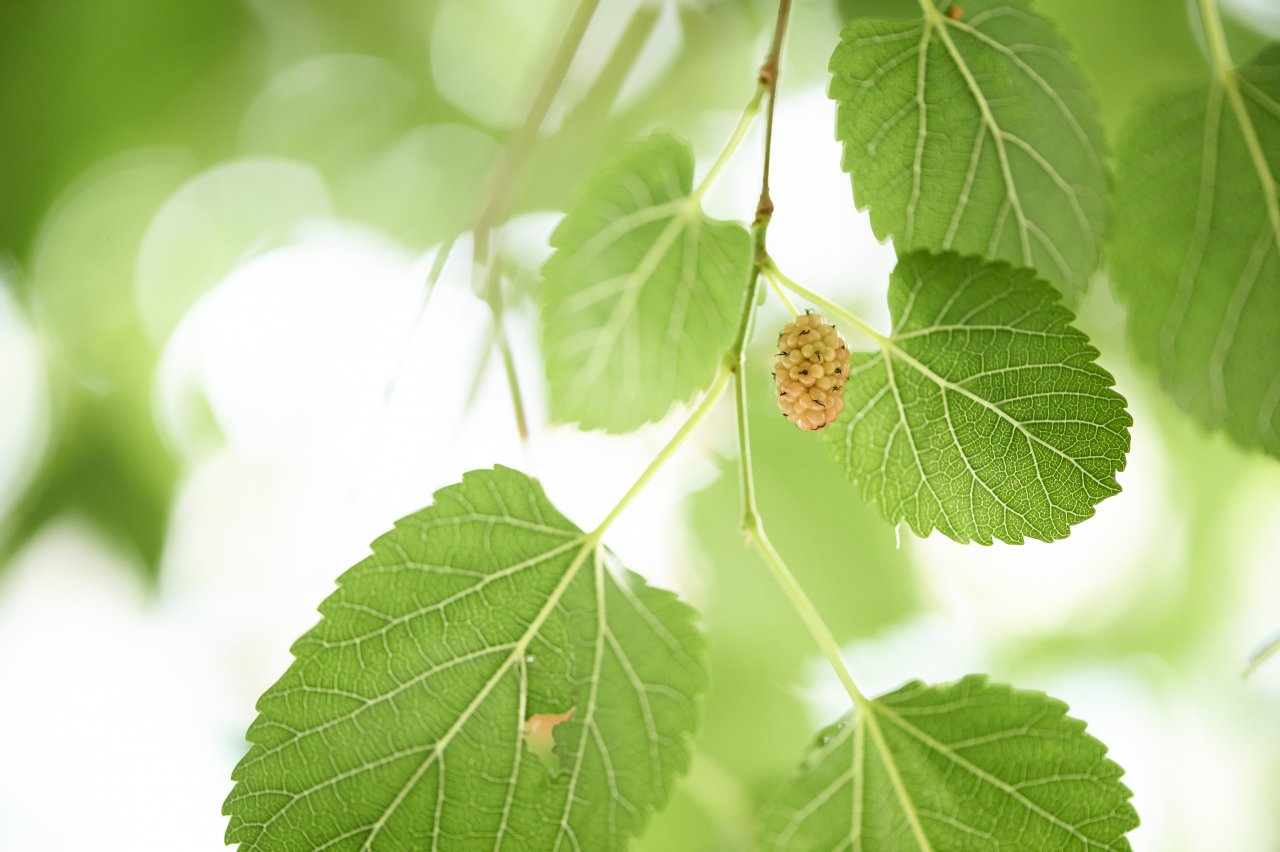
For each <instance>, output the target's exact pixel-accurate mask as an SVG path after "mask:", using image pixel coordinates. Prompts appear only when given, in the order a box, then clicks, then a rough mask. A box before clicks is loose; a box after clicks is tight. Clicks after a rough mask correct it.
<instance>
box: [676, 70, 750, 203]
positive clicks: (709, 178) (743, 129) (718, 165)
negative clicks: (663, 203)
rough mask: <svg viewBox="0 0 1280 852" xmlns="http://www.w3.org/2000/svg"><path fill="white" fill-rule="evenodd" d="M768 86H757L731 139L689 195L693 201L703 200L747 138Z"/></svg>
mask: <svg viewBox="0 0 1280 852" xmlns="http://www.w3.org/2000/svg"><path fill="white" fill-rule="evenodd" d="M766 91H767V88H766V86H765V85H764V84H763V83H760V84H758V85H757V86H756V91H755V94H754V95H752V96H751V100H750V101H748V102H747V106H746V108H744V109H743V110H742V117H741V118H739V119H738V126H737V127H735V128H734V129H733V134H732V135H731V136H730V137H729V141H728V142H727V143H726V144H725V146H724V150H723V151H721V152H720V156H719V157H716V161H715V162H714V163H712V164H711V168H710V169H709V170H708V171H707V173H706V175H705V176H704V177H703V178H702V181H701V182H700V183H699V184H698V187H697V189H695V190H694V191H693V195H691V196H689V200H690V201H691V202H694V203H697V202H700V201H702V197H703V196H704V195H706V194H707V190H708V189H710V188H711V184H713V183H714V182H715V179H716V178H717V177H719V176H720V172H722V171H724V167H725V165H727V164H728V162H729V160H730V159H732V158H733V153H734V152H735V151H737V150H738V146H739V145H741V144H742V140H743V139H745V138H746V135H747V131H748V130H750V129H751V123H752V122H753V121H755V118H756V116H757V115H759V114H760V104H761V102H762V101H763V100H764V95H765V92H766Z"/></svg>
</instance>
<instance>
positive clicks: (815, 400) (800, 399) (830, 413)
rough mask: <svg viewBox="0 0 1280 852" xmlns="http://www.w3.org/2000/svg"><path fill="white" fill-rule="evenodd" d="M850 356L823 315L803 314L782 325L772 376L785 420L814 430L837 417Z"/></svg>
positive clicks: (840, 407) (838, 335)
mask: <svg viewBox="0 0 1280 852" xmlns="http://www.w3.org/2000/svg"><path fill="white" fill-rule="evenodd" d="M849 355H850V353H849V347H847V346H845V344H844V338H842V337H841V336H840V333H839V332H837V331H836V327H835V326H833V325H831V324H830V323H828V322H827V321H826V320H825V319H823V317H822V314H814V313H806V314H804V315H803V316H798V317H796V318H795V320H794V321H792V322H789V323H787V324H786V326H785V327H783V329H782V333H781V334H779V335H778V360H777V362H775V364H774V373H773V377H774V379H776V380H777V383H778V407H780V408H781V409H782V413H783V414H785V415H786V416H787V419H788V420H790V421H791V422H792V423H794V424H796V425H797V426H799V427H800V428H801V429H804V430H805V431H807V432H815V431H817V430H818V429H821V428H822V427H824V426H826V425H827V424H829V423H832V422H833V421H835V419H836V418H837V417H839V416H840V412H841V411H844V383H845V379H846V378H847V377H848V375H849Z"/></svg>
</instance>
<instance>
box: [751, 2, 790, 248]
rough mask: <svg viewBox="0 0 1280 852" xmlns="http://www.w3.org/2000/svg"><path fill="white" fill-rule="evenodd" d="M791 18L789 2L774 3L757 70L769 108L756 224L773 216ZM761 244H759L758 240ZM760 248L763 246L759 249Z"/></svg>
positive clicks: (766, 119)
mask: <svg viewBox="0 0 1280 852" xmlns="http://www.w3.org/2000/svg"><path fill="white" fill-rule="evenodd" d="M790 17H791V0H780V2H779V3H778V20H777V23H776V24H774V27H773V42H772V43H771V44H770V45H769V55H768V56H766V57H765V60H764V64H763V65H761V66H760V83H761V85H763V86H764V87H765V89H766V91H767V92H768V98H769V106H768V112H767V113H766V114H765V128H764V169H763V170H762V172H761V177H760V201H759V203H757V204H756V221H757V222H759V221H760V220H761V218H762V217H763V218H765V219H767V218H768V217H769V216H772V215H773V198H772V197H770V195H769V165H770V163H772V161H773V105H774V102H775V101H777V99H778V76H779V74H780V69H781V60H782V43H783V42H784V41H785V40H786V38H787V20H788V19H789V18H790ZM762 236H763V235H762ZM762 243H763V240H762ZM761 247H762V248H763V245H762V246H761Z"/></svg>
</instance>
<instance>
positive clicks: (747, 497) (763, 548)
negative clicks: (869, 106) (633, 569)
mask: <svg viewBox="0 0 1280 852" xmlns="http://www.w3.org/2000/svg"><path fill="white" fill-rule="evenodd" d="M790 12H791V0H780V2H779V3H778V21H777V24H776V25H775V27H774V31H773V43H772V45H771V46H770V48H769V55H768V56H767V57H766V58H765V61H764V65H763V66H761V68H760V83H761V85H762V86H764V87H765V90H766V96H767V98H768V113H767V122H766V124H765V138H764V152H765V153H764V167H763V169H762V175H761V179H760V199H759V201H758V202H757V204H756V217H755V222H754V223H753V224H752V236H753V242H754V245H755V262H754V263H753V264H752V266H751V277H750V280H749V282H748V285H747V292H746V294H745V295H744V297H743V298H744V299H745V305H746V308H745V316H744V319H743V322H742V323H741V324H740V326H739V328H738V336H737V339H736V340H735V341H734V348H733V350H731V352H730V353H729V358H730V361H731V363H732V370H733V374H734V375H733V379H734V401H735V402H736V403H737V405H736V408H737V415H738V416H737V422H738V481H739V487H740V490H741V494H742V531H743V535H744V537H745V539H746V541H747V543H748V544H754V545H755V546H756V548H757V549H758V550H759V551H760V555H761V556H763V557H764V561H765V562H766V563H767V564H768V566H769V570H770V571H771V572H772V574H773V577H774V579H775V580H777V582H778V585H779V586H780V587H781V588H782V591H783V593H784V594H786V596H787V599H788V600H789V601H791V605H792V606H793V607H795V609H796V612H797V613H799V615H800V618H801V620H802V621H804V624H805V627H807V628H808V630H809V633H810V634H811V635H812V636H813V638H814V640H815V641H816V642H817V643H818V647H819V648H821V649H822V653H823V654H824V655H825V656H826V658H827V661H828V662H829V663H830V664H831V668H832V669H834V670H835V673H836V676H837V677H838V678H839V679H840V683H841V684H842V685H843V686H844V688H845V692H847V693H848V694H849V698H850V699H851V700H852V701H853V703H854V704H855V705H856V706H858V707H859V708H862V709H864V710H865V709H867V708H868V707H869V705H870V702H869V700H868V699H867V697H866V696H865V695H863V694H862V691H861V690H860V689H858V685H857V683H855V682H854V680H853V676H852V675H851V674H850V673H849V668H848V666H846V665H845V664H844V660H843V658H842V657H841V656H840V645H839V643H838V642H837V641H836V638H835V636H834V635H833V634H832V633H831V629H830V628H829V627H827V623H826V622H825V621H824V620H823V619H822V616H821V614H819V612H818V610H817V608H816V607H815V606H814V605H813V601H812V600H810V599H809V596H808V595H807V594H806V593H805V591H804V588H803V587H802V586H801V585H800V582H799V581H798V580H796V577H795V575H794V574H792V573H791V569H790V568H788V567H787V563H786V562H785V561H784V560H783V558H782V555H781V554H780V553H778V551H777V549H776V548H775V547H774V546H773V543H772V542H771V541H770V540H769V535H768V533H767V532H766V531H765V527H764V521H763V519H761V517H760V510H759V509H758V508H757V506H756V492H755V476H754V474H753V472H752V469H751V434H750V427H749V424H748V422H747V378H746V349H747V343H748V341H749V340H750V338H751V319H752V317H753V316H754V315H755V311H754V310H753V309H754V307H755V304H756V302H757V301H758V295H759V292H760V278H761V274H762V273H764V272H768V273H771V275H770V277H772V273H775V272H776V271H777V268H776V267H775V266H774V265H773V263H772V261H771V260H770V259H769V253H768V251H767V249H766V246H765V239H766V236H767V234H768V230H769V222H770V220H771V219H772V218H773V199H772V198H771V197H770V195H769V165H770V161H771V157H772V149H773V107H774V101H775V100H776V99H777V92H778V71H779V66H780V60H781V56H782V43H783V40H784V39H785V38H786V33H787V18H788V16H789V14H790Z"/></svg>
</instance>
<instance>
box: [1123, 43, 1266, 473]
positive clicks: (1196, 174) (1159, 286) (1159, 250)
mask: <svg viewBox="0 0 1280 852" xmlns="http://www.w3.org/2000/svg"><path fill="white" fill-rule="evenodd" d="M1229 87H1235V90H1236V92H1237V93H1238V96H1239V101H1238V104H1239V106H1237V102H1236V101H1235V99H1234V98H1233V97H1232V96H1231V92H1230V91H1229ZM1241 106H1242V107H1243V109H1242V110H1241V109H1240V108H1239V107H1241ZM1250 135H1252V137H1253V139H1254V140H1255V141H1256V143H1257V146H1256V148H1254V150H1253V151H1251V150H1250V143H1249V137H1250ZM1117 161H1118V165H1117V174H1118V178H1117V186H1116V232H1115V236H1114V240H1113V258H1112V280H1113V281H1114V283H1115V287H1116V292H1117V293H1118V294H1119V296H1120V298H1121V300H1123V301H1124V302H1125V304H1126V305H1127V306H1128V308H1129V316H1128V332H1129V340H1130V343H1131V345H1132V346H1133V348H1134V350H1135V351H1136V352H1137V354H1138V356H1139V357H1140V358H1141V359H1142V360H1143V361H1144V362H1146V363H1147V364H1149V365H1151V366H1153V367H1155V369H1156V370H1157V372H1158V373H1159V375H1160V379H1161V382H1162V384H1163V386H1164V388H1165V390H1166V391H1167V392H1168V393H1169V394H1170V395H1171V396H1172V397H1173V399H1174V400H1175V401H1176V402H1177V403H1178V404H1179V405H1180V406H1181V407H1182V408H1184V409H1185V410H1187V411H1189V412H1190V413H1191V414H1193V415H1194V416H1195V417H1196V418H1197V419H1199V420H1200V421H1201V422H1202V423H1204V424H1205V425H1206V426H1209V427H1210V428H1214V429H1222V430H1224V431H1225V432H1226V433H1227V434H1228V435H1229V436H1230V437H1231V438H1232V439H1233V440H1235V441H1236V442H1237V443H1239V444H1241V445H1242V446H1245V447H1248V448H1254V449H1262V450H1265V451H1266V452H1268V453H1270V454H1271V455H1273V456H1280V203H1277V200H1276V199H1277V194H1280V192H1278V189H1277V179H1280V45H1276V44H1273V45H1271V46H1269V47H1267V48H1266V49H1265V50H1263V51H1262V52H1261V53H1260V54H1259V55H1258V56H1256V57H1255V58H1254V59H1253V60H1252V61H1250V62H1248V63H1246V64H1244V65H1242V66H1241V67H1240V68H1239V69H1237V72H1236V76H1235V78H1234V80H1233V81H1227V80H1222V79H1215V80H1213V81H1211V82H1208V83H1204V84H1201V85H1198V86H1193V87H1185V88H1183V89H1181V90H1177V91H1173V92H1170V93H1167V94H1165V95H1162V96H1161V97H1159V98H1156V99H1154V100H1152V101H1151V102H1150V103H1148V104H1147V105H1146V107H1145V108H1144V109H1143V110H1141V111H1140V112H1139V113H1138V114H1136V115H1135V116H1134V117H1133V119H1132V120H1131V122H1130V124H1129V126H1128V128H1127V131H1126V133H1125V134H1124V136H1123V137H1122V140H1121V144H1120V146H1119V151H1118V153H1117ZM1268 187H1269V188H1270V191H1269V192H1268Z"/></svg>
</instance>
